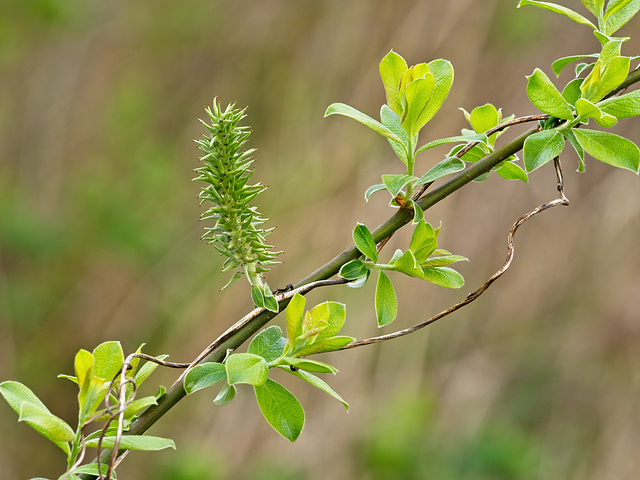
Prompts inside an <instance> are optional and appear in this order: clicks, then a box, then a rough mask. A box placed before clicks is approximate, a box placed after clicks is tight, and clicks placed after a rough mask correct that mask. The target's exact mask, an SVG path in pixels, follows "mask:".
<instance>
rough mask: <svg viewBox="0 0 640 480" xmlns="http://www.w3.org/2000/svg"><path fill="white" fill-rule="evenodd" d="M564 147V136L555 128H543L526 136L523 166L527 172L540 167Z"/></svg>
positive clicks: (558, 153)
mask: <svg viewBox="0 0 640 480" xmlns="http://www.w3.org/2000/svg"><path fill="white" fill-rule="evenodd" d="M563 149H564V138H563V137H562V135H561V134H560V132H558V131H557V130H543V131H542V132H537V133H534V134H533V135H531V136H529V137H527V139H526V140H525V142H524V166H525V168H526V170H527V172H528V173H531V172H533V171H534V170H535V169H536V168H540V167H542V166H543V165H545V164H546V163H548V162H549V161H551V160H552V159H554V158H555V157H557V156H558V155H560V154H561V153H562V150H563Z"/></svg>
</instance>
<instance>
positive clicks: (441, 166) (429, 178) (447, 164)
mask: <svg viewBox="0 0 640 480" xmlns="http://www.w3.org/2000/svg"><path fill="white" fill-rule="evenodd" d="M464 168H465V163H464V162H463V161H462V160H460V159H459V158H457V157H448V158H445V159H444V160H442V161H441V162H439V163H437V164H436V165H435V166H434V167H433V168H432V169H431V170H429V171H428V172H427V173H425V174H424V175H423V176H422V177H420V178H419V179H418V181H416V182H415V185H416V186H417V185H424V184H426V183H431V182H435V181H436V180H438V179H439V178H442V177H445V176H447V175H451V174H452V173H458V172H461V171H462V170H464Z"/></svg>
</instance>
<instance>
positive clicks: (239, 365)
mask: <svg viewBox="0 0 640 480" xmlns="http://www.w3.org/2000/svg"><path fill="white" fill-rule="evenodd" d="M225 367H226V369H227V381H228V382H229V385H235V384H236V383H248V384H249V385H257V386H259V385H264V382H266V381H267V378H268V376H269V366H268V365H267V362H265V360H264V358H262V357H261V356H259V355H254V354H252V353H232V354H231V355H229V357H228V358H227V360H226V362H225Z"/></svg>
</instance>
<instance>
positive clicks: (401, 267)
mask: <svg viewBox="0 0 640 480" xmlns="http://www.w3.org/2000/svg"><path fill="white" fill-rule="evenodd" d="M390 270H394V271H396V272H400V273H404V274H405V275H409V276H410V277H415V278H422V269H421V268H420V266H419V265H418V262H417V260H416V257H415V256H414V254H413V252H412V251H411V250H407V251H406V252H404V253H403V254H402V255H400V256H399V257H398V258H397V259H396V260H395V262H394V263H393V264H392V265H391V267H390Z"/></svg>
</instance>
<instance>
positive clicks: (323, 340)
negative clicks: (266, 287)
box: [184, 293, 353, 442]
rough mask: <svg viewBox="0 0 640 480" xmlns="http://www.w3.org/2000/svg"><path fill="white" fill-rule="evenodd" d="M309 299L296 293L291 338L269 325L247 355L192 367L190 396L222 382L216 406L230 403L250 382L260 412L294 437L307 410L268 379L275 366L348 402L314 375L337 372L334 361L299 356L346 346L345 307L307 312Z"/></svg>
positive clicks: (329, 305) (330, 305) (328, 305)
mask: <svg viewBox="0 0 640 480" xmlns="http://www.w3.org/2000/svg"><path fill="white" fill-rule="evenodd" d="M305 303H306V300H305V298H304V297H303V296H302V295H300V294H298V293H296V294H295V296H294V297H293V298H292V299H291V301H290V302H289V305H288V306H287V309H286V310H285V316H286V323H287V336H286V337H283V335H282V331H281V330H280V328H279V327H277V326H271V327H269V328H267V329H265V330H263V331H262V332H260V333H259V334H258V335H256V336H255V337H254V339H253V340H252V341H251V343H250V344H249V347H248V349H247V353H230V352H228V354H227V357H226V358H225V359H224V361H223V362H206V363H202V364H199V365H196V366H194V367H193V368H192V369H191V370H189V372H188V373H187V374H186V375H185V378H184V388H185V391H186V392H187V393H189V394H191V393H194V392H197V391H198V390H202V389H203V388H207V387H210V386H212V385H215V384H217V383H218V382H223V381H224V384H223V387H222V388H221V390H220V391H219V392H218V394H217V396H216V397H215V399H214V403H215V404H217V405H225V404H227V403H229V402H230V401H231V400H233V398H234V397H235V394H236V387H237V385H239V384H248V385H252V386H253V388H254V392H255V396H256V400H257V402H258V406H259V408H260V411H261V412H262V414H263V416H264V418H265V419H266V420H267V422H269V424H270V425H271V426H272V427H273V428H274V430H276V431H277V432H278V433H279V434H280V435H282V436H283V437H285V438H287V439H288V440H290V441H292V442H293V441H295V440H296V438H298V436H299V435H300V433H301V432H302V428H303V427H304V422H305V416H304V409H303V408H302V405H301V404H300V402H299V401H298V399H297V398H296V397H295V396H294V395H293V394H292V393H291V392H289V391H288V390H287V389H286V388H285V387H283V386H282V385H280V384H279V383H278V382H276V381H275V380H273V379H271V378H269V372H270V370H271V369H273V368H277V369H279V370H283V371H285V372H287V373H290V374H292V375H294V376H296V377H298V378H300V379H302V380H304V381H305V382H307V383H310V384H311V385H313V386H314V387H316V388H319V389H320V390H322V391H323V392H326V393H328V394H329V395H331V396H332V397H334V398H335V399H337V400H339V401H340V402H342V404H343V405H344V406H345V408H347V409H348V407H349V406H348V404H347V403H346V402H345V401H344V400H343V399H342V397H340V395H338V394H337V393H336V392H335V391H334V390H333V389H332V388H331V387H330V386H329V385H328V384H327V383H326V382H325V381H324V380H322V379H321V378H319V377H318V376H316V375H314V374H318V373H333V374H335V373H337V371H338V370H337V369H336V368H335V367H333V366H331V365H328V364H326V363H323V362H319V361H316V360H310V359H307V358H301V357H304V356H307V355H312V354H315V353H322V352H330V351H333V350H337V349H339V348H342V347H344V346H345V345H347V344H348V343H351V342H352V341H353V338H351V337H346V336H337V334H338V333H339V331H340V330H341V329H342V326H343V325H344V321H345V316H346V310H345V306H344V305H343V304H341V303H336V302H324V303H321V304H319V305H316V306H315V307H313V308H312V309H310V310H308V311H306V312H305V310H304V307H305Z"/></svg>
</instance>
